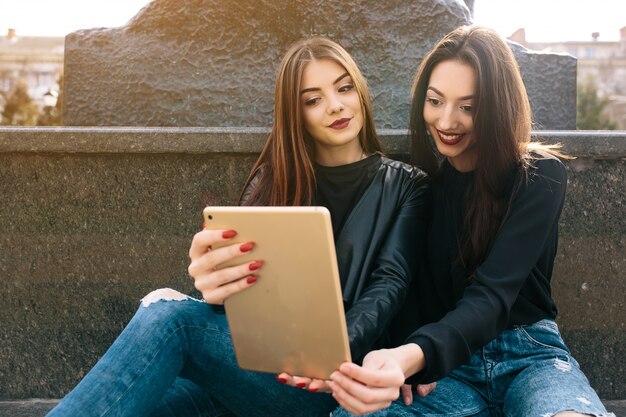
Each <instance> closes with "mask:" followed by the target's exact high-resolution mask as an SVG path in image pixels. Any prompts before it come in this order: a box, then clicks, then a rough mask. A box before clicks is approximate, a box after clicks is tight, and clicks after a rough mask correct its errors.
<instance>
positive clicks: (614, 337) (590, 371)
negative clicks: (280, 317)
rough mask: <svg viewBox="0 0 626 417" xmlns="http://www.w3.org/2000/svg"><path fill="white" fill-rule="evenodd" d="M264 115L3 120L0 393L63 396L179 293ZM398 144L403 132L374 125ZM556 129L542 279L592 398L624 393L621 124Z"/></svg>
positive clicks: (624, 145) (402, 143)
mask: <svg viewBox="0 0 626 417" xmlns="http://www.w3.org/2000/svg"><path fill="white" fill-rule="evenodd" d="M267 133H268V130H267V129H265V128H226V129H224V128H41V129H40V128H0V195H2V199H3V200H2V204H0V291H1V292H2V294H3V295H4V298H3V303H2V304H0V322H2V323H3V331H2V332H1V333H0V346H2V349H1V358H2V359H1V360H0V398H3V399H20V398H60V397H62V396H63V395H64V394H65V393H66V392H67V391H68V390H69V389H71V388H72V387H73V386H74V385H75V384H76V383H77V382H78V381H79V380H80V378H81V377H82V376H83V375H84V374H85V372H86V371H87V370H88V369H89V368H90V367H91V366H93V364H94V363H95V362H96V361H97V360H98V358H99V357H100V356H101V355H102V353H103V352H104V351H105V350H106V348H107V347H108V346H109V345H110V343H111V342H112V340H113V339H114V338H115V337H116V336H117V335H118V334H119V332H120V330H121V329H122V328H123V327H124V326H125V324H126V323H127V322H128V320H129V319H130V317H131V316H132V314H133V313H134V311H135V309H136V307H137V305H138V302H139V299H141V298H142V296H143V295H145V294H146V293H148V292H149V291H151V290H153V289H155V288H159V287H165V286H168V287H173V288H177V289H179V290H181V291H186V292H190V291H191V290H192V285H191V282H190V280H189V278H188V277H187V274H186V267H187V250H188V245H189V242H190V240H191V236H193V234H194V233H195V232H196V231H197V230H199V228H200V227H201V224H202V220H201V216H200V213H201V210H202V208H203V207H204V206H205V205H207V204H211V205H227V204H235V203H236V201H237V198H238V196H239V191H240V188H241V186H242V185H243V182H244V181H245V177H246V175H247V173H248V171H249V169H250V167H251V166H252V164H253V163H254V161H255V160H256V157H257V155H258V152H259V151H260V150H261V148H262V146H263V143H264V141H265V138H266V136H267ZM381 133H382V138H383V142H384V144H385V146H386V148H387V152H388V153H389V154H391V155H393V156H394V157H398V158H403V159H406V158H407V149H408V146H407V140H406V137H405V134H406V132H405V131H402V130H384V131H382V132H381ZM534 135H535V137H537V138H541V139H542V140H545V141H547V142H549V143H555V142H561V143H563V145H564V150H565V151H566V152H568V153H570V154H572V155H573V156H576V157H577V158H578V159H576V160H572V161H568V162H566V167H567V169H568V177H569V178H568V195H567V199H566V202H565V207H564V211H563V216H562V218H561V222H560V234H561V240H560V245H559V251H558V254H557V259H556V264H555V270H554V276H553V293H554V297H555V300H556V302H557V305H558V306H559V316H558V320H557V321H558V323H559V326H560V328H561V330H562V333H563V337H564V338H565V340H566V342H567V343H568V346H569V347H570V348H571V349H572V352H573V354H574V356H575V357H576V358H577V359H578V361H579V362H580V364H581V366H582V368H583V370H584V371H585V373H586V374H587V376H588V377H589V380H590V381H591V384H592V385H593V387H594V388H596V390H597V391H598V393H599V394H600V396H601V398H605V399H607V400H620V399H625V398H626V314H624V313H625V311H626V308H625V305H624V304H625V299H624V294H626V280H625V279H624V273H623V271H626V217H625V216H624V207H626V193H625V189H626V187H625V184H626V132H549V131H542V132H535V133H534Z"/></svg>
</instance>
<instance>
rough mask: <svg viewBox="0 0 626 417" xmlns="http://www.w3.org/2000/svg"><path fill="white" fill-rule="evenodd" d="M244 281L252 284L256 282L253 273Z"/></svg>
mask: <svg viewBox="0 0 626 417" xmlns="http://www.w3.org/2000/svg"><path fill="white" fill-rule="evenodd" d="M246 282H247V283H248V284H254V283H255V282H256V277H255V276H254V275H251V276H249V277H248V278H247V279H246Z"/></svg>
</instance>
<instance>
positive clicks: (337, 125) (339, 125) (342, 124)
mask: <svg viewBox="0 0 626 417" xmlns="http://www.w3.org/2000/svg"><path fill="white" fill-rule="evenodd" d="M350 120H352V119H349V118H345V117H344V118H342V119H337V120H335V121H334V122H332V123H331V124H330V125H329V126H328V127H330V128H331V129H336V130H341V129H345V128H346V127H348V125H349V124H350Z"/></svg>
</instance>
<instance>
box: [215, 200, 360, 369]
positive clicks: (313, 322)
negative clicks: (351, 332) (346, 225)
mask: <svg viewBox="0 0 626 417" xmlns="http://www.w3.org/2000/svg"><path fill="white" fill-rule="evenodd" d="M204 218H205V223H206V227H207V228H211V229H234V230H236V231H237V236H235V238H234V239H232V240H230V241H228V242H227V243H226V244H230V243H234V242H239V243H245V242H249V241H251V242H254V243H255V247H254V250H253V251H251V252H250V253H249V254H246V255H243V256H242V257H238V258H236V259H235V260H234V261H231V262H230V264H241V263H242V262H245V261H249V262H250V261H254V260H263V261H264V264H263V267H262V268H261V269H260V270H258V274H257V273H256V272H255V274H256V275H257V276H258V280H257V281H256V283H255V284H254V285H252V286H250V287H249V288H247V289H245V290H244V291H241V292H239V293H237V294H234V295H232V296H230V297H228V298H227V299H226V300H225V302H224V308H225V310H226V317H227V320H228V325H229V326H230V330H231V335H232V340H233V345H234V348H235V355H236V357H237V362H238V364H239V366H240V367H241V368H243V369H249V370H254V371H263V372H271V373H274V374H278V373H280V372H287V373H289V374H291V375H297V376H307V377H314V378H321V379H328V378H329V376H330V374H331V373H332V372H333V371H335V370H336V369H338V367H339V365H340V364H341V363H343V362H346V361H350V345H349V341H348V335H347V330H346V320H345V313H344V308H343V299H342V296H341V284H340V281H339V272H338V269H337V256H336V252H335V244H334V240H333V232H332V225H331V220H330V213H329V212H328V210H327V209H326V208H325V207H207V208H205V209H204ZM224 266H225V265H219V266H218V268H220V267H224Z"/></svg>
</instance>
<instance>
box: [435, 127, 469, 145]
mask: <svg viewBox="0 0 626 417" xmlns="http://www.w3.org/2000/svg"><path fill="white" fill-rule="evenodd" d="M437 133H438V134H439V140H440V141H441V142H442V143H443V144H444V145H450V146H452V145H456V144H457V143H459V142H460V141H462V140H463V138H464V137H465V133H450V132H442V131H441V130H437Z"/></svg>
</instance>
